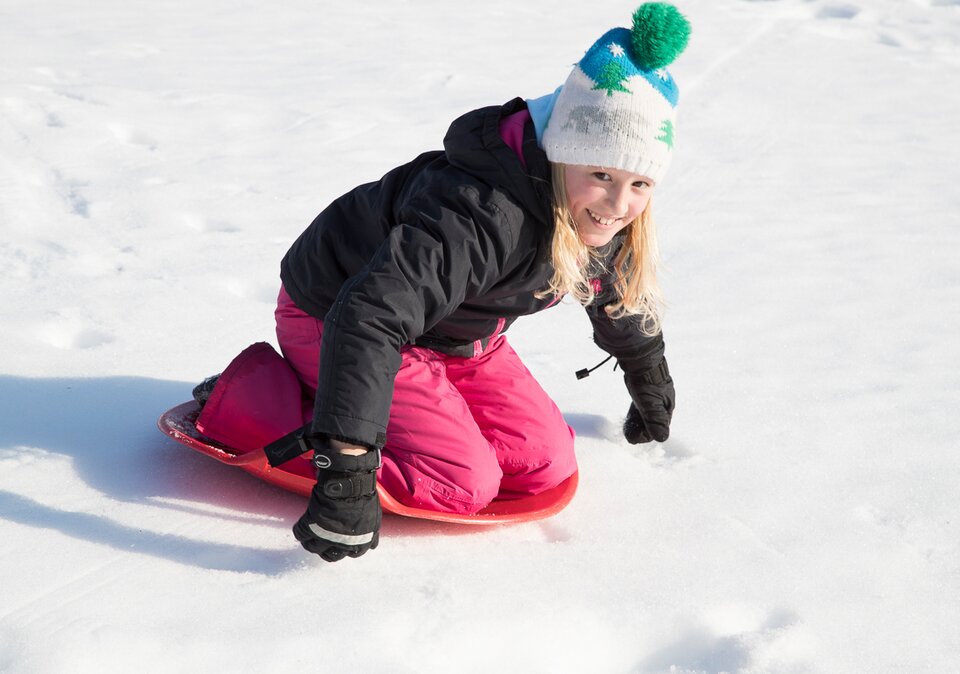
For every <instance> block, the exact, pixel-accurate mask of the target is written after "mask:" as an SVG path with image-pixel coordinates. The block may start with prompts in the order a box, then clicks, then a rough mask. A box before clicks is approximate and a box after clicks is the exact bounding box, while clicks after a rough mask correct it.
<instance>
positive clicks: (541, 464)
mask: <svg viewBox="0 0 960 674" xmlns="http://www.w3.org/2000/svg"><path fill="white" fill-rule="evenodd" d="M276 321H277V339H278V341H279V344H280V349H281V351H282V352H283V356H284V358H285V359H286V361H287V362H288V363H289V364H290V366H291V367H292V368H293V370H294V371H295V372H296V373H297V376H298V377H299V378H300V380H301V382H302V383H303V384H304V385H305V386H306V387H307V388H308V389H309V390H310V391H311V392H313V393H314V394H315V392H316V389H317V378H318V374H319V360H320V342H321V339H322V335H323V322H322V321H319V320H317V319H316V318H313V317H312V316H310V315H308V314H306V313H304V312H303V311H301V310H300V309H299V308H297V306H296V305H295V304H294V303H293V301H292V300H291V299H290V296H289V295H287V293H286V291H285V290H283V289H282V288H281V290H280V296H279V298H278V300H277V310H276ZM573 440H574V432H573V429H572V428H570V427H569V426H568V425H567V423H566V422H565V421H564V419H563V415H562V414H561V413H560V410H559V409H558V408H557V406H556V404H554V402H553V401H552V400H551V399H550V397H549V396H548V395H547V394H546V392H545V391H544V390H543V389H542V388H541V387H540V385H539V384H538V383H537V381H536V380H535V379H534V378H533V375H531V374H530V372H529V371H528V370H527V368H526V367H525V366H524V365H523V363H522V362H521V361H520V358H519V356H517V354H516V352H514V350H513V349H512V348H511V347H510V345H509V344H508V343H507V340H506V338H504V337H503V336H502V335H498V336H496V337H494V338H493V339H491V340H490V343H489V345H488V346H487V348H486V350H485V351H483V353H481V354H479V355H477V356H475V357H473V358H461V357H457V356H448V355H445V354H442V353H439V352H437V351H433V350H431V349H426V348H421V347H404V348H403V349H402V350H401V365H400V370H399V371H398V372H397V377H396V380H395V384H394V393H393V403H392V406H391V409H390V419H389V422H388V424H387V443H386V445H385V446H384V448H383V467H382V468H381V469H380V473H379V480H380V483H381V484H382V485H383V486H384V487H385V488H386V490H387V491H388V492H390V494H391V495H392V496H393V497H394V498H396V499H397V500H398V501H400V502H401V503H403V504H405V505H410V506H416V507H420V508H427V509H430V510H436V511H441V512H457V513H472V512H476V511H478V510H480V509H482V508H483V507H484V506H486V505H487V504H488V503H490V501H492V500H493V499H494V498H495V497H499V498H504V499H508V498H518V497H521V496H525V495H532V494H538V493H540V492H542V491H546V490H547V489H550V488H551V487H554V486H556V485H558V484H560V483H561V482H562V481H564V480H565V479H566V478H568V477H570V476H571V475H572V474H573V473H574V472H576V470H577V465H576V459H575V457H574V452H573Z"/></svg>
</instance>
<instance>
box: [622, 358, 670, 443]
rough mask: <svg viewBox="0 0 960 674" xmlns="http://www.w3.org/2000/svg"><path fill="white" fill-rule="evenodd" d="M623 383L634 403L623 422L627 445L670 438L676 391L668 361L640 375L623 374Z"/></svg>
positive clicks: (661, 362) (662, 361) (663, 361)
mask: <svg viewBox="0 0 960 674" xmlns="http://www.w3.org/2000/svg"><path fill="white" fill-rule="evenodd" d="M623 381H624V382H625V383H626V385H627V391H629V392H630V398H631V399H632V400H633V402H632V403H631V404H630V409H629V410H627V419H626V421H624V422H623V435H624V437H625V438H626V439H627V442H629V443H631V444H634V445H636V444H640V443H643V442H651V441H653V440H656V441H657V442H664V441H665V440H666V439H667V438H668V437H670V418H671V417H672V416H673V406H674V400H675V399H676V392H675V391H674V390H673V379H671V378H670V370H669V369H667V360H666V358H664V359H663V360H661V361H660V364H659V365H657V366H656V367H654V368H651V369H649V370H647V371H646V372H643V373H641V374H625V375H623Z"/></svg>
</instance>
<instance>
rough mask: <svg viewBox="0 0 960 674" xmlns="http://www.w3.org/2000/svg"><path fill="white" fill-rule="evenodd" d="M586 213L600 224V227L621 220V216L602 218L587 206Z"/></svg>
mask: <svg viewBox="0 0 960 674" xmlns="http://www.w3.org/2000/svg"><path fill="white" fill-rule="evenodd" d="M587 214H588V215H589V216H590V219H591V220H593V221H594V223H596V224H598V225H600V226H601V227H613V226H614V225H615V224H617V223H618V222H620V220H621V218H604V217H602V216H600V215H597V214H596V213H594V212H593V211H591V210H590V209H589V208H588V209H587Z"/></svg>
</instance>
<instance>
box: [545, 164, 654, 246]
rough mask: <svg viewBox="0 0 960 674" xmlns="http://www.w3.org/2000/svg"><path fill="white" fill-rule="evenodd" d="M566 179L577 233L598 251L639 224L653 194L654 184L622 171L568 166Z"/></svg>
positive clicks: (569, 204)
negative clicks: (633, 225) (625, 228)
mask: <svg viewBox="0 0 960 674" xmlns="http://www.w3.org/2000/svg"><path fill="white" fill-rule="evenodd" d="M564 175H565V178H564V185H565V187H566V190H567V206H568V208H569V209H570V214H571V215H573V220H574V222H576V223H577V233H578V234H579V235H580V240H581V241H583V242H584V243H585V244H586V245H588V246H592V247H594V248H596V247H598V246H603V245H605V244H608V243H610V240H611V239H612V238H613V236H614V234H616V233H617V232H619V231H620V230H621V229H623V228H624V227H626V226H627V225H629V224H630V223H631V222H633V221H634V220H636V219H637V217H638V216H639V215H640V214H641V213H643V209H644V208H646V207H647V202H648V201H650V195H651V194H653V181H651V180H650V179H649V178H647V177H645V176H641V175H637V174H635V173H628V172H626V171H621V170H620V169H612V168H603V167H600V166H581V165H577V164H568V165H567V166H566V167H565V171H564Z"/></svg>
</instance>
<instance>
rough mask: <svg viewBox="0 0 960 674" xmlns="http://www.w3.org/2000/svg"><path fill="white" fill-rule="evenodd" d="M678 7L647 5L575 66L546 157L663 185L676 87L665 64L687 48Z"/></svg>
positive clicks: (553, 119)
mask: <svg viewBox="0 0 960 674" xmlns="http://www.w3.org/2000/svg"><path fill="white" fill-rule="evenodd" d="M689 37H690V24H689V22H688V21H687V19H686V18H685V17H684V16H683V15H682V14H681V13H680V12H679V11H678V10H677V8H676V7H674V6H673V5H670V4H667V3H661V2H649V3H646V4H644V5H641V6H640V7H639V8H637V10H636V11H635V12H634V14H633V28H632V29H627V28H614V29H612V30H609V31H607V32H606V33H605V34H604V35H603V36H602V37H601V38H600V39H599V40H597V41H596V42H595V43H594V44H593V46H592V47H590V49H589V50H588V51H587V53H586V54H585V55H584V57H583V58H582V59H581V60H580V62H579V63H577V65H576V66H574V68H573V72H571V73H570V76H569V77H568V78H567V81H566V82H565V83H564V85H563V88H562V90H561V91H560V94H559V95H558V96H557V99H556V102H555V104H554V107H553V113H552V114H551V116H550V121H549V123H548V124H547V128H546V130H545V131H544V135H543V148H544V150H545V151H546V153H547V158H548V159H549V160H550V161H551V162H555V163H563V164H583V165H588V166H601V167H606V168H616V169H622V170H624V171H629V172H630V173H635V174H638V175H643V176H646V177H648V178H650V179H651V180H653V181H654V182H660V180H661V179H662V178H663V175H664V173H666V170H667V166H668V165H669V164H670V159H671V157H672V155H673V146H674V141H675V139H676V108H677V100H678V97H679V91H678V89H677V84H676V82H674V80H673V77H672V76H671V75H670V73H669V72H667V70H666V66H668V65H669V64H670V63H672V62H673V61H674V59H676V57H677V56H678V55H679V54H680V53H681V52H682V51H683V50H684V48H685V47H686V46H687V41H688V39H689Z"/></svg>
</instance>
